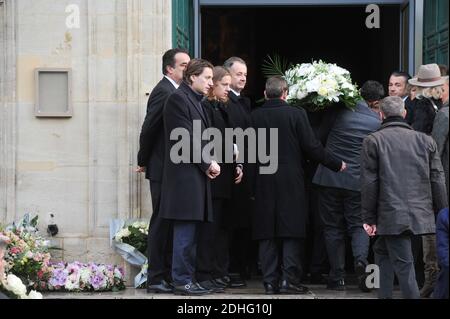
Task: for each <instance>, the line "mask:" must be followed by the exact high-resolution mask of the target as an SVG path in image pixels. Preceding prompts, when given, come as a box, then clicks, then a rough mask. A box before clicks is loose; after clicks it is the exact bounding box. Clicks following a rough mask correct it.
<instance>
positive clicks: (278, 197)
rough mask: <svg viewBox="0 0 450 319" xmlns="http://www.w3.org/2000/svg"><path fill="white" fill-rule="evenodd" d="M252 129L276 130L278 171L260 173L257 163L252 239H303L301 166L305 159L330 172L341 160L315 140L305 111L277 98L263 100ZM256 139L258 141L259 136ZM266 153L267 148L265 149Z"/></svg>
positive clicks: (304, 205)
mask: <svg viewBox="0 0 450 319" xmlns="http://www.w3.org/2000/svg"><path fill="white" fill-rule="evenodd" d="M252 123H253V126H254V128H255V130H258V129H261V128H262V129H266V130H267V131H266V132H267V133H266V138H267V139H269V138H270V134H269V133H268V132H269V130H270V128H275V129H277V130H278V154H272V156H274V155H277V156H278V170H277V171H276V173H274V174H267V175H264V174H261V172H260V170H259V169H260V167H261V166H262V164H261V162H260V161H258V164H257V167H256V174H255V177H256V178H255V212H254V214H253V221H252V233H253V238H254V239H258V240H261V239H273V238H282V237H284V238H286V237H290V238H304V237H305V236H306V222H307V215H308V212H307V202H306V197H305V185H304V170H303V164H304V162H305V159H306V158H307V157H309V158H311V159H313V160H315V161H317V162H320V163H322V164H324V165H325V166H327V167H329V168H330V169H332V170H334V171H338V170H339V169H340V168H341V164H342V161H341V160H339V159H338V158H336V157H335V156H333V155H331V154H330V153H329V152H328V151H326V150H325V149H324V148H323V147H322V144H321V143H320V142H319V141H318V139H316V137H315V135H314V133H313V131H312V128H311V126H310V124H309V121H308V117H307V115H306V112H305V111H304V110H303V109H298V108H295V107H293V106H289V105H288V104H287V103H286V102H284V101H283V100H280V99H273V100H269V101H267V102H266V103H265V104H264V105H263V106H262V107H260V108H258V109H256V110H254V111H253V112H252ZM257 135H258V139H260V138H261V136H260V135H259V134H257ZM266 149H267V151H266V152H267V153H268V150H269V148H268V147H266Z"/></svg>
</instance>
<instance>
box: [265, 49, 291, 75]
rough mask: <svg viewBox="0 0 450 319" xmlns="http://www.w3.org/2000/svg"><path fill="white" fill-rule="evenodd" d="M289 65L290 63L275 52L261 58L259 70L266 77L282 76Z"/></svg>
mask: <svg viewBox="0 0 450 319" xmlns="http://www.w3.org/2000/svg"><path fill="white" fill-rule="evenodd" d="M291 67H292V64H291V63H289V62H288V61H287V60H286V58H283V57H281V56H280V55H279V54H277V53H275V54H273V57H272V56H270V55H269V54H268V55H267V57H266V58H265V59H264V60H263V64H262V66H261V72H262V73H263V74H264V76H265V77H266V78H270V77H271V76H284V73H285V72H286V70H287V69H289V68H291Z"/></svg>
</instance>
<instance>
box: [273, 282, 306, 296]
mask: <svg viewBox="0 0 450 319" xmlns="http://www.w3.org/2000/svg"><path fill="white" fill-rule="evenodd" d="M308 292H309V288H308V287H306V286H302V285H300V284H297V285H295V284H293V283H290V282H289V281H287V280H283V281H282V282H281V287H280V293H282V294H300V295H301V294H307V293H308Z"/></svg>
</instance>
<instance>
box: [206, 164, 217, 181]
mask: <svg viewBox="0 0 450 319" xmlns="http://www.w3.org/2000/svg"><path fill="white" fill-rule="evenodd" d="M206 175H207V176H208V177H209V178H210V179H214V178H216V177H217V176H219V175H220V166H219V164H217V162H216V161H211V165H209V168H208V170H207V171H206Z"/></svg>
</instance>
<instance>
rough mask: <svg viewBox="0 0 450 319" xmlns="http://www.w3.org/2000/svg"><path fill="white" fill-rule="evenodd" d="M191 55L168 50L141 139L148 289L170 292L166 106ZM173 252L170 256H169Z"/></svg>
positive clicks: (181, 77)
mask: <svg viewBox="0 0 450 319" xmlns="http://www.w3.org/2000/svg"><path fill="white" fill-rule="evenodd" d="M189 60H190V57H189V55H188V54H187V52H186V51H184V50H181V49H171V50H168V51H166V52H165V53H164V55H163V58H162V71H163V74H164V77H163V78H162V80H161V81H159V83H158V84H157V85H156V86H155V88H154V89H153V91H152V93H151V94H150V97H149V99H148V103H147V115H146V117H145V121H144V124H143V125H142V130H141V135H140V138H139V144H140V148H139V152H138V169H137V171H138V172H145V178H147V179H149V180H150V192H151V197H152V206H153V213H152V217H151V219H150V231H149V236H148V245H147V246H148V248H147V249H148V260H149V261H150V262H149V265H148V270H147V291H148V292H162V293H167V292H171V291H172V290H173V287H172V286H171V285H170V284H169V283H168V281H169V278H170V262H167V259H169V258H167V257H170V254H169V252H170V250H171V249H170V247H171V242H172V238H171V225H170V222H168V221H167V220H165V219H162V218H161V216H160V214H159V204H160V199H161V181H162V172H163V163H164V123H163V107H164V104H165V103H166V101H167V99H168V98H169V96H170V95H171V94H172V93H173V92H174V91H175V90H176V89H177V88H178V86H179V85H180V83H181V81H182V80H183V71H184V70H185V69H186V66H187V64H188V63H189ZM167 255H169V256H167Z"/></svg>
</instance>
